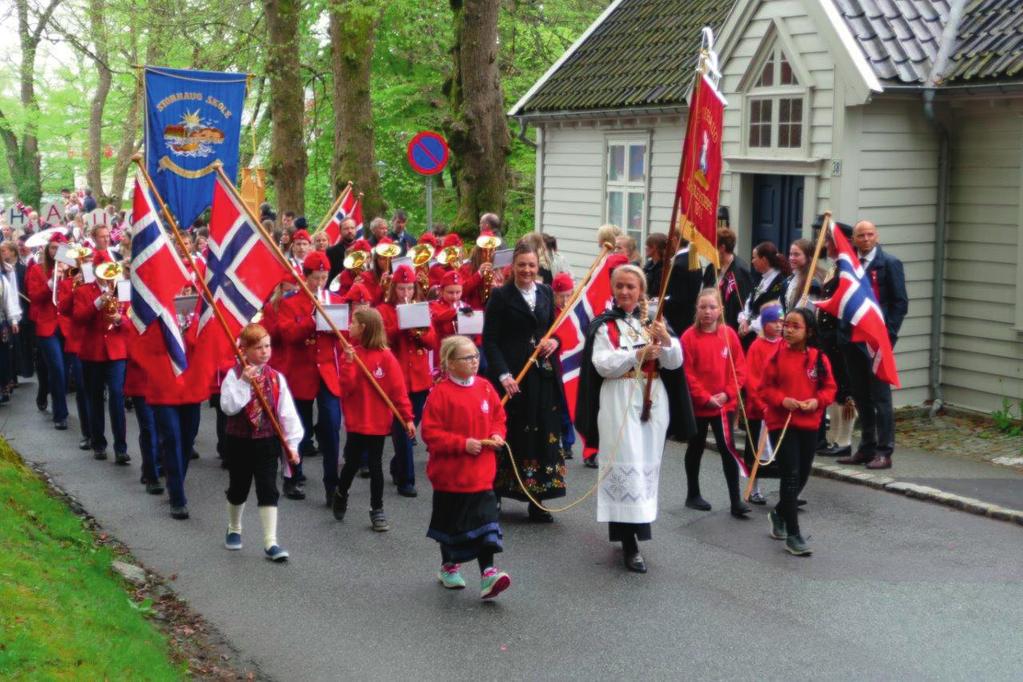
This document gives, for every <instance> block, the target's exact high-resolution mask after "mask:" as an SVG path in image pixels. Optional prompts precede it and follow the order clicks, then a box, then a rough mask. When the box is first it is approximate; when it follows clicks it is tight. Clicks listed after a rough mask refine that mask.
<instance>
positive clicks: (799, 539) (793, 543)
mask: <svg viewBox="0 0 1023 682" xmlns="http://www.w3.org/2000/svg"><path fill="white" fill-rule="evenodd" d="M785 551H786V552H788V553H789V554H792V555H794V556H810V554H811V552H810V545H808V544H806V540H804V539H803V536H802V535H790V536H788V537H787V538H785Z"/></svg>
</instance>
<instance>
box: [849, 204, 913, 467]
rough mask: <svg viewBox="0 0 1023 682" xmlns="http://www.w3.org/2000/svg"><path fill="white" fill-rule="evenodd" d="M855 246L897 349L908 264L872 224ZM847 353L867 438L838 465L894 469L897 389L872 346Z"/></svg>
mask: <svg viewBox="0 0 1023 682" xmlns="http://www.w3.org/2000/svg"><path fill="white" fill-rule="evenodd" d="M853 245H854V246H855V247H856V252H857V255H859V257H860V263H861V264H862V265H863V268H864V270H865V272H866V274H867V277H868V278H869V282H870V285H871V288H873V290H874V296H875V297H876V298H877V303H878V305H879V306H880V308H881V314H882V315H883V316H884V321H885V326H886V327H888V338H889V339H891V342H892V347H893V348H894V347H895V342H896V341H897V340H898V338H899V329H900V328H901V327H902V320H903V319H905V317H906V312H907V311H908V310H909V296H908V295H907V294H906V276H905V273H904V272H903V268H902V261H900V260H899V259H898V258H896V257H895V256H892V255H891V254H888V253H885V252H884V250H883V249H882V248H881V246H880V244H879V243H878V236H877V226H876V225H874V223H872V222H870V221H869V220H861V221H860V222H858V223H856V226H855V227H853ZM844 326H845V325H844V323H843V327H844ZM844 331H845V333H846V338H849V337H848V336H847V334H848V333H849V330H844ZM843 353H844V354H845V357H846V367H847V368H848V371H849V378H850V381H851V389H852V396H853V401H855V403H856V410H857V411H858V412H859V413H860V430H861V433H860V444H859V447H858V448H857V450H856V452H854V453H853V454H852V455H850V456H849V457H841V458H839V459H838V460H837V461H838V463H839V464H866V465H867V468H868V469H890V468H891V466H892V452H893V451H894V449H895V423H894V415H893V413H892V387H891V386H890V385H889V384H887V383H886V382H884V381H881V380H880V379H878V378H877V377H876V376H875V375H874V372H873V371H872V369H871V366H870V365H871V361H870V358H869V357H868V355H867V351H866V347H865V346H864V345H863V344H862V343H855V344H854V343H851V342H850V343H846V344H845V345H844V347H843Z"/></svg>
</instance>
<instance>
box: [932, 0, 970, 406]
mask: <svg viewBox="0 0 1023 682" xmlns="http://www.w3.org/2000/svg"><path fill="white" fill-rule="evenodd" d="M965 6H966V0H953V1H952V4H951V7H950V8H949V15H948V21H947V22H946V23H945V29H944V31H943V32H942V36H941V46H940V48H939V49H938V54H937V56H936V57H935V58H934V65H933V66H932V67H931V73H930V75H929V76H928V77H927V83H926V84H925V88H924V92H923V101H924V102H923V104H924V116H925V117H926V118H927V120H928V121H929V122H930V123H931V125H933V126H934V128H935V130H936V131H937V133H938V206H937V221H936V223H935V226H934V284H933V287H932V289H931V301H932V304H931V353H930V365H931V366H930V397H931V411H930V414H931V417H934V416H935V415H936V414H937V413H938V410H940V409H941V408H942V406H943V405H944V402H945V401H944V392H943V391H942V388H941V324H942V318H943V317H944V314H945V242H946V241H947V239H948V205H949V193H950V192H949V190H950V184H951V183H950V165H951V164H950V156H949V154H950V151H951V149H950V148H951V140H950V136H949V132H948V128H947V127H946V126H945V124H944V123H942V122H941V120H940V119H939V118H938V117H937V115H936V114H935V111H934V97H935V94H936V92H937V91H936V89H937V87H938V86H940V85H941V82H942V79H943V77H944V71H945V67H946V65H947V64H948V59H949V55H950V54H951V53H952V48H954V47H955V43H956V35H957V34H958V30H959V22H960V20H961V19H962V17H963V10H964V9H965Z"/></svg>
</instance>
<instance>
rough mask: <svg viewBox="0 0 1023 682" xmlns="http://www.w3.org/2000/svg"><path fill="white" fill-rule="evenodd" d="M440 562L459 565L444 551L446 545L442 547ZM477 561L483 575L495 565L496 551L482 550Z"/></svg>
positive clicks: (477, 556)
mask: <svg viewBox="0 0 1023 682" xmlns="http://www.w3.org/2000/svg"><path fill="white" fill-rule="evenodd" d="M440 560H441V561H442V562H443V563H445V564H453V563H457V562H455V561H452V560H451V556H450V555H449V554H448V552H447V550H446V549H444V545H441V546H440ZM476 561H477V562H478V563H479V565H480V575H483V572H484V571H485V570H487V569H488V568H490V567H491V566H493V565H494V550H492V549H482V548H481V549H480V551H479V554H477V555H476Z"/></svg>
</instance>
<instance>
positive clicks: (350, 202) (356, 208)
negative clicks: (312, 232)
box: [323, 191, 362, 246]
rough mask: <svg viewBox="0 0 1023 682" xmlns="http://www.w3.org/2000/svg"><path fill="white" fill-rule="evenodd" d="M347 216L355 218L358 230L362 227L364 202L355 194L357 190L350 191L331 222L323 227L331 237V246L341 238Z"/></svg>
mask: <svg viewBox="0 0 1023 682" xmlns="http://www.w3.org/2000/svg"><path fill="white" fill-rule="evenodd" d="M347 218H353V219H354V220H355V229H356V230H361V229H362V202H361V201H359V198H358V197H357V196H355V192H351V191H349V192H348V196H346V197H345V198H344V200H343V201H342V202H341V205H340V206H338V208H337V211H336V212H335V213H334V215H333V216H332V217H331V219H330V222H329V223H327V224H326V226H325V227H324V228H323V230H324V232H326V233H327V236H328V237H330V244H331V246H333V245H334V244H336V243H337V240H338V239H340V238H341V223H342V222H343V221H344V220H345V219H347Z"/></svg>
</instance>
